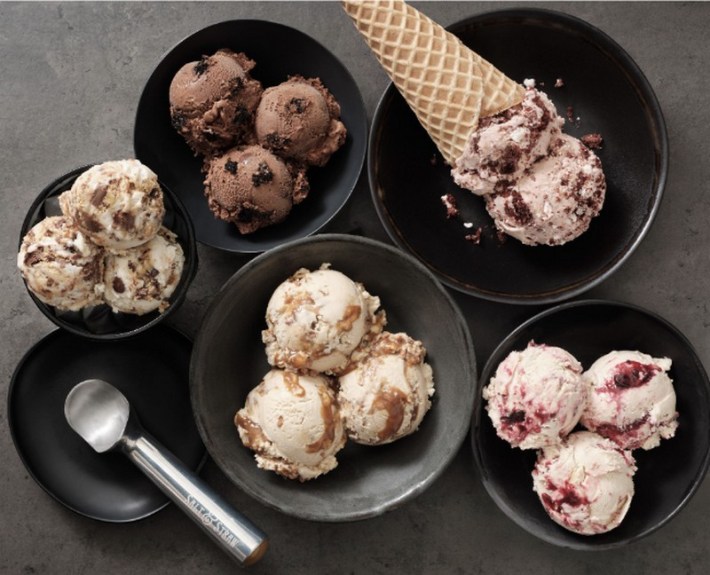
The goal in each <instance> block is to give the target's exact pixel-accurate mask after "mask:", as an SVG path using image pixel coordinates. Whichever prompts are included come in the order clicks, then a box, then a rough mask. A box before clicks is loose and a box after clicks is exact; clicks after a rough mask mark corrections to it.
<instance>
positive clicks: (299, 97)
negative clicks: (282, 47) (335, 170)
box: [254, 76, 347, 166]
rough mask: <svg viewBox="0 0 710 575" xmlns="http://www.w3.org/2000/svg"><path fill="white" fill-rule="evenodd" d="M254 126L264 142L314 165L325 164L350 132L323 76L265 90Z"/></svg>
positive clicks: (282, 153) (294, 79) (293, 79)
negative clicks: (320, 78)
mask: <svg viewBox="0 0 710 575" xmlns="http://www.w3.org/2000/svg"><path fill="white" fill-rule="evenodd" d="M254 127H255V130H256V136H257V139H258V141H259V143H260V144H261V145H262V146H264V147H267V148H269V149H270V150H272V151H273V152H274V153H276V154H278V155H280V156H283V157H286V158H293V159H294V160H297V161H299V162H304V163H306V164H308V165H311V166H323V165H325V163H326V162H327V161H328V160H329V159H330V157H331V156H332V155H333V153H334V152H335V151H336V150H337V149H338V148H340V146H342V145H343V143H344V142H345V136H346V134H347V130H346V129H345V126H344V124H343V123H342V122H341V121H340V105H339V104H338V102H337V101H336V100H335V98H334V97H333V95H332V94H331V93H330V92H329V91H328V90H327V89H326V88H325V86H323V84H322V83H321V81H320V80H319V79H317V78H310V79H306V78H303V77H302V76H292V77H290V78H289V79H288V80H287V81H286V82H283V83H282V84H279V85H278V86H273V87H271V88H267V89H266V90H265V91H264V95H263V97H262V98H261V102H260V103H259V107H258V108H257V110H256V119H255V123H254Z"/></svg>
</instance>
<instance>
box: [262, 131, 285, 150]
mask: <svg viewBox="0 0 710 575" xmlns="http://www.w3.org/2000/svg"><path fill="white" fill-rule="evenodd" d="M265 139H266V145H267V147H268V148H270V149H272V150H274V151H277V152H278V151H281V150H283V149H285V148H286V146H288V145H289V144H290V143H291V139H290V138H287V137H285V136H280V135H279V134H277V133H276V132H272V133H270V134H266V138H265Z"/></svg>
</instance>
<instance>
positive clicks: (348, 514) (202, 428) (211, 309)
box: [190, 233, 478, 523]
mask: <svg viewBox="0 0 710 575" xmlns="http://www.w3.org/2000/svg"><path fill="white" fill-rule="evenodd" d="M329 242H346V243H353V242H355V243H360V244H362V245H365V246H369V247H371V248H374V249H377V250H384V251H386V252H389V253H390V254H393V255H395V257H397V258H401V259H402V260H403V261H405V262H407V265H412V266H414V268H416V269H417V271H418V272H420V273H422V274H423V275H424V276H425V277H426V278H427V281H428V282H429V283H430V284H431V285H432V286H433V287H434V288H436V290H437V291H438V292H439V293H440V295H441V297H442V298H443V301H445V302H446V304H447V306H449V307H450V309H451V310H452V312H453V313H454V315H455V317H456V319H457V321H458V327H459V328H460V330H461V334H462V341H461V345H462V346H463V348H464V349H465V351H466V354H467V357H466V358H465V361H464V360H463V359H462V362H461V363H462V365H463V366H464V370H465V372H466V373H467V374H469V375H470V376H471V378H472V381H471V385H470V386H469V388H468V393H467V397H466V399H467V401H466V404H467V408H466V410H465V411H466V413H467V414H469V416H471V415H472V414H473V410H474V404H475V396H476V388H477V381H478V365H477V362H476V354H475V348H474V344H473V340H472V337H471V333H470V330H469V328H468V323H467V321H466V319H465V317H464V315H463V313H462V312H461V309H460V308H459V306H458V305H457V304H456V301H455V300H454V298H453V297H452V296H451V294H450V293H449V292H448V291H447V290H446V288H445V287H444V286H443V285H442V284H441V282H440V281H439V280H438V279H437V278H436V276H435V275H434V274H432V273H431V272H430V271H429V270H428V269H427V268H426V267H425V266H423V265H422V264H421V262H419V261H418V260H417V259H416V258H414V257H412V256H411V255H410V254H408V253H406V252H403V251H402V250H400V249H398V248H397V247H395V246H392V245H389V244H385V243H383V242H381V241H379V240H375V239H372V238H368V237H364V236H358V235H351V234H341V233H329V234H317V235H315V236H310V237H305V238H300V239H297V240H294V241H291V242H289V243H287V244H283V245H281V246H278V247H276V248H272V249H271V250H268V251H267V252H264V253H263V254H260V255H259V256H257V257H255V258H254V259H252V260H251V261H249V262H248V263H246V264H245V265H244V266H242V267H241V268H239V269H238V270H237V271H236V272H235V273H234V274H233V275H232V276H231V277H230V278H229V279H228V280H227V281H226V282H225V283H224V285H223V286H222V287H221V288H220V290H219V291H218V292H217V294H216V295H215V296H214V298H212V301H211V302H210V305H209V306H208V309H207V311H206V312H205V314H204V316H203V320H202V324H201V325H200V328H199V329H198V332H197V335H196V336H195V339H194V344H193V348H192V356H191V361H190V396H191V401H192V406H193V412H194V415H195V422H196V424H197V429H198V431H199V432H200V435H201V437H202V441H203V443H204V444H205V447H206V448H207V451H208V452H211V449H212V445H211V442H210V440H209V433H208V431H207V426H206V424H205V422H204V420H203V416H202V414H201V413H200V409H199V406H200V400H199V397H198V395H199V394H198V390H197V387H198V384H197V379H198V378H197V375H196V374H197V371H198V365H197V363H198V360H199V356H205V355H206V354H207V350H208V349H209V342H208V341H207V340H206V336H205V332H206V331H207V329H206V326H208V325H210V323H211V322H212V321H215V320H214V318H215V310H217V309H218V307H219V306H220V304H221V302H222V301H223V300H224V299H225V298H228V297H229V293H228V292H229V290H230V287H231V286H232V285H234V284H235V283H237V282H239V281H240V280H241V278H242V277H243V276H245V275H247V274H249V273H250V272H251V270H253V269H254V268H256V267H259V266H260V265H261V264H262V263H263V262H264V261H265V260H268V259H271V257H273V256H274V255H278V254H279V253H282V252H286V251H290V250H291V249H292V248H294V247H295V248H297V247H299V246H301V245H303V244H316V243H329ZM466 413H465V414H464V417H463V419H462V424H461V426H460V429H459V432H458V437H456V440H455V441H454V442H452V443H451V446H450V449H449V450H448V453H447V454H446V457H444V458H443V459H442V464H441V465H440V466H439V467H437V468H435V469H433V470H432V471H431V472H430V473H428V474H427V476H426V477H425V478H424V479H422V480H421V481H419V482H417V483H415V484H412V485H411V486H410V487H409V488H408V489H406V490H403V491H401V492H400V493H399V494H398V496H397V497H395V498H393V499H391V500H389V501H388V502H386V503H384V504H380V505H378V506H377V507H370V508H367V509H364V510H352V509H349V510H345V511H343V512H341V513H338V514H336V515H331V516H323V515H320V514H318V513H308V512H296V511H294V510H291V509H284V508H283V506H281V505H279V504H278V503H276V502H274V501H273V500H272V499H270V498H268V497H264V496H263V495H262V494H260V493H256V492H254V491H253V490H252V489H251V488H250V486H249V485H248V484H247V483H245V482H243V481H242V479H241V478H240V477H237V476H234V474H233V473H232V472H231V471H230V470H229V469H227V467H226V465H225V464H224V463H223V462H222V461H221V460H220V459H219V458H217V457H214V456H212V454H211V453H210V455H211V456H212V459H213V460H214V461H215V463H216V464H217V466H218V467H219V468H220V469H221V471H222V472H223V473H224V474H225V476H226V477H227V478H228V479H229V481H230V482H231V483H232V484H234V485H235V486H237V487H238V488H239V489H241V490H242V491H243V492H244V493H246V494H247V495H249V496H251V497H252V498H254V499H255V500H256V501H258V502H259V503H261V504H263V505H265V506H266V507H269V508H271V509H274V510H276V511H279V512H281V513H283V514H284V515H289V516H292V517H296V518H299V519H304V520H309V521H319V522H324V523H337V522H352V521H359V520H363V519H369V518H372V517H377V516H380V515H383V514H384V513H386V512H388V511H391V510H394V509H396V508H398V507H400V506H402V505H403V504H405V503H406V502H408V501H410V500H412V499H414V498H415V497H417V496H418V495H420V494H421V493H423V492H424V491H425V490H426V489H427V488H428V487H429V486H430V485H432V484H433V483H434V482H435V481H436V480H437V479H438V478H439V477H440V476H441V475H442V474H443V473H444V471H445V470H446V468H447V467H449V465H450V464H451V462H452V461H453V459H454V458H455V456H456V454H457V453H458V452H459V451H460V449H461V447H462V445H463V444H464V443H465V442H466V440H467V437H468V435H469V431H470V421H471V418H470V417H469V418H468V420H466Z"/></svg>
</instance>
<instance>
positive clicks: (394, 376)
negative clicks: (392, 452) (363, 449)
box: [337, 332, 434, 445]
mask: <svg viewBox="0 0 710 575" xmlns="http://www.w3.org/2000/svg"><path fill="white" fill-rule="evenodd" d="M357 356H361V357H357ZM425 356H426V349H425V348H424V345H423V344H422V342H420V341H417V340H415V339H412V338H411V337H410V336H408V335H407V334H405V333H389V332H383V333H381V334H380V335H379V336H377V337H376V338H375V340H374V341H373V342H372V344H371V345H369V346H366V347H365V348H364V349H363V350H362V352H360V351H358V352H356V354H354V361H353V363H352V364H351V365H350V366H349V367H348V369H347V370H346V372H345V373H344V374H343V375H341V376H340V378H339V379H338V395H337V397H338V403H339V404H340V409H341V412H342V415H343V418H344V420H345V428H346V432H347V434H348V437H349V438H350V439H352V440H353V441H355V442H357V443H363V444H366V445H382V444H385V443H390V442H392V441H395V440H396V439H399V438H401V437H404V436H405V435H409V434H411V433H414V432H415V431H416V430H417V429H418V428H419V424H420V423H421V422H422V419H423V418H424V415H425V414H426V413H427V411H429V408H430V407H431V401H430V399H429V398H430V397H431V396H432V395H433V394H434V379H433V375H432V369H431V366H430V365H429V364H428V363H425V361H424V359H425Z"/></svg>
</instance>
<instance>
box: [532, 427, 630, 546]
mask: <svg viewBox="0 0 710 575" xmlns="http://www.w3.org/2000/svg"><path fill="white" fill-rule="evenodd" d="M635 472H636V462H635V460H634V458H633V456H632V454H631V452H630V451H625V450H623V449H621V448H620V447H619V446H617V445H616V444H615V443H614V442H612V441H610V440H608V439H606V438H604V437H601V436H600V435H597V434H596V433H591V432H589V431H578V432H576V433H573V434H571V435H569V436H568V437H567V439H565V440H564V441H563V442H562V443H561V444H559V445H551V446H549V447H545V448H543V449H542V450H541V451H540V452H539V453H538V458H537V463H536V464H535V469H534V470H533V472H532V477H533V489H534V490H535V492H536V493H537V495H538V497H539V498H540V502H541V503H542V505H543V507H544V508H545V511H547V513H548V515H549V516H550V517H551V518H552V519H553V520H554V521H555V522H556V523H558V524H559V525H561V526H562V527H564V528H566V529H569V530H570V531H574V532H575V533H580V534H582V535H594V534H597V533H605V532H607V531H610V530H611V529H614V528H615V527H618V526H619V524H620V523H621V522H622V521H623V519H624V517H625V516H626V513H627V511H628V510H629V506H630V505H631V500H632V498H633V495H634V481H633V476H634V473H635Z"/></svg>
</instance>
